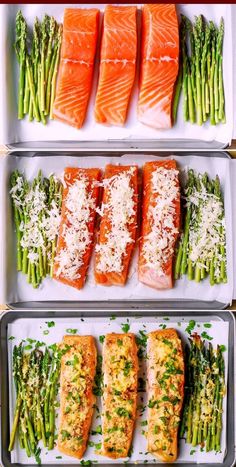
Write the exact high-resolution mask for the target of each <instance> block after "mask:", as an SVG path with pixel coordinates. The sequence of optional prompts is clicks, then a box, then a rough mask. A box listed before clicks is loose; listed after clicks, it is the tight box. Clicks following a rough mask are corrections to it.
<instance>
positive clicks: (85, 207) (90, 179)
mask: <svg viewBox="0 0 236 467" xmlns="http://www.w3.org/2000/svg"><path fill="white" fill-rule="evenodd" d="M99 180H100V170H99V169H78V168H69V167H68V168H66V169H65V171H64V188H63V194H62V211H61V223H60V229H59V238H58V244H57V253H56V257H55V263H54V272H53V277H54V279H57V280H58V281H60V282H62V283H64V284H67V285H70V286H72V287H75V288H77V289H81V288H82V287H83V286H84V283H85V280H86V276H87V270H88V266H89V261H90V257H91V253H92V247H93V237H94V226H95V216H96V207H97V203H98V196H99V183H98V181H99Z"/></svg>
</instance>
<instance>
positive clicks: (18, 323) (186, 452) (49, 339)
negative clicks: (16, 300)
mask: <svg viewBox="0 0 236 467" xmlns="http://www.w3.org/2000/svg"><path fill="white" fill-rule="evenodd" d="M189 319H190V318H189V317H181V316H179V317H178V316H177V317H175V318H172V317H170V318H168V317H162V318H160V317H148V318H145V319H144V318H141V317H140V318H137V317H136V318H134V317H132V318H131V317H128V318H127V317H122V318H119V317H116V315H113V316H112V317H108V318H82V319H81V318H55V319H53V321H54V323H55V326H53V327H50V328H49V327H48V325H47V320H45V319H41V318H34V319H30V318H19V319H16V320H15V321H14V322H13V323H10V324H9V325H8V338H9V337H11V336H13V337H15V338H14V339H13V340H9V341H8V349H9V353H8V354H9V355H8V356H9V395H10V422H11V426H12V422H13V407H14V404H15V391H14V389H13V381H12V363H11V361H12V351H13V346H14V345H15V344H19V343H20V341H21V340H22V339H27V337H28V338H31V339H36V340H39V341H43V342H45V343H46V344H47V345H50V344H53V343H55V342H60V340H61V339H62V337H63V335H64V334H66V330H67V329H77V333H78V334H82V335H83V334H86V335H88V334H91V335H93V336H94V337H95V338H96V344H97V348H98V353H99V354H101V353H102V345H101V344H100V342H99V336H100V335H105V334H107V333H110V332H117V333H120V332H122V324H124V323H128V324H129V325H130V330H129V331H130V332H133V333H135V334H138V332H139V330H142V331H144V332H150V331H153V330H156V329H161V328H162V327H163V326H164V327H165V326H166V327H167V328H168V327H174V328H175V329H177V331H178V332H179V334H180V336H181V338H182V341H183V343H184V344H187V342H188V337H189V335H188V333H187V332H186V327H187V325H188V323H189ZM50 321H51V318H50ZM206 322H207V323H208V324H209V325H210V326H209V327H207V328H205V326H204V324H206ZM44 331H47V332H48V331H49V333H48V334H47V335H45V334H44ZM194 331H196V332H197V333H199V334H201V333H202V332H203V331H207V334H208V335H209V336H210V337H212V340H211V343H212V345H213V347H214V348H216V346H217V344H220V345H225V346H226V351H225V352H224V359H225V381H226V383H227V372H228V344H229V339H228V332H229V326H228V323H227V322H223V321H216V320H214V319H211V317H210V316H206V317H203V318H202V317H197V318H196V324H195V328H194ZM141 365H142V366H141V367H140V376H141V377H143V378H144V380H145V374H146V367H145V360H144V361H143V362H142V363H141ZM226 394H227V391H226ZM142 398H143V400H142ZM146 402H147V398H146V393H139V401H138V405H139V404H140V405H142V407H143V406H146ZM97 405H98V407H99V413H101V404H100V398H98V399H97ZM226 407H227V396H225V397H224V401H223V431H222V437H221V447H222V452H220V453H217V454H215V453H214V452H209V453H205V452H201V451H200V449H199V448H198V447H197V448H192V447H191V445H188V444H186V443H185V440H184V439H182V440H180V449H179V458H178V461H177V463H181V462H191V463H194V462H197V463H213V464H214V465H215V464H218V463H222V462H223V460H224V457H225V453H226ZM96 415H97V413H96ZM146 418H147V414H146V410H145V411H144V413H143V414H142V416H140V411H138V416H137V422H136V429H135V435H134V439H133V443H132V444H133V453H132V456H131V458H130V459H129V461H130V462H131V463H132V462H134V463H136V462H137V463H140V464H142V463H143V462H144V461H145V463H146V461H148V462H149V463H154V462H155V463H158V461H157V460H156V459H153V456H151V455H150V454H147V452H146V438H145V435H144V434H142V431H143V430H145V427H143V426H141V421H143V420H146ZM100 424H101V419H100V418H97V419H96V418H94V420H93V424H92V430H94V429H95V427H96V426H97V425H100ZM90 441H93V442H95V443H99V442H100V441H101V436H100V435H96V436H90ZM58 456H60V457H61V458H60V459H58V458H57V457H58ZM41 459H42V463H43V464H44V463H45V464H51V463H54V464H55V463H56V464H57V463H58V464H64V465H65V464H67V463H70V464H76V463H77V464H78V460H76V459H73V458H71V457H68V456H65V455H62V454H61V453H60V452H59V451H57V449H55V450H53V452H50V451H47V450H45V449H42V453H41ZM84 460H85V461H86V460H91V461H92V462H93V461H94V460H95V461H97V462H99V463H103V464H112V463H118V464H119V463H120V462H123V461H120V460H116V461H113V460H112V461H111V459H107V458H106V457H103V456H99V455H97V454H96V453H95V452H94V448H93V447H88V449H87V451H86V455H85V457H84ZM124 460H125V459H124ZM11 461H12V462H19V463H21V464H29V463H31V464H32V463H33V461H32V460H31V459H28V458H27V456H26V455H25V452H24V451H23V450H21V449H20V448H19V446H18V444H17V445H16V446H15V449H14V450H13V452H12V454H11Z"/></svg>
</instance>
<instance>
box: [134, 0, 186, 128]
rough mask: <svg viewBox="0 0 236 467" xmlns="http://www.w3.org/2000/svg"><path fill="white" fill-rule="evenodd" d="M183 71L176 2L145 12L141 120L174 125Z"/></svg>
mask: <svg viewBox="0 0 236 467" xmlns="http://www.w3.org/2000/svg"><path fill="white" fill-rule="evenodd" d="M178 70H179V28H178V19H177V14H176V8H175V5H174V4H173V3H170V4H167V3H166V4H165V3H156V4H146V5H144V6H143V9H142V57H141V73H140V91H139V99H138V119H139V121H140V122H142V123H144V124H145V125H148V126H151V127H154V128H161V129H168V128H171V126H172V100H173V92H174V86H175V81H176V78H177V76H178Z"/></svg>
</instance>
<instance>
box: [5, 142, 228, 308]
mask: <svg viewBox="0 0 236 467" xmlns="http://www.w3.org/2000/svg"><path fill="white" fill-rule="evenodd" d="M143 152H144V153H145V151H143ZM126 153H129V152H127V151H126ZM122 154H123V153H122V152H118V153H114V152H112V151H108V152H106V153H105V152H103V153H98V152H96V151H94V152H91V151H87V152H84V153H83V157H86V158H91V157H95V156H98V155H100V156H101V155H102V156H107V157H110V156H111V155H115V156H116V157H117V156H120V155H122ZM152 154H154V155H157V156H159V157H162V156H169V155H171V154H170V153H169V152H166V151H165V152H160V153H159V152H156V151H155V152H154V151H152ZM175 154H176V155H177V156H181V155H183V156H186V155H187V156H192V155H194V154H197V156H198V157H199V167H200V160H201V157H203V156H207V155H208V153H206V152H199V153H195V152H187V153H185V152H176V151H175ZM211 154H212V156H214V157H217V158H228V159H230V156H229V155H228V154H227V153H225V152H212V153H211ZM18 156H19V157H21V158H35V157H42V159H43V157H44V156H51V157H52V158H55V156H57V157H60V158H63V157H67V156H75V157H76V156H77V157H78V156H81V153H76V152H68V151H67V152H58V153H57V152H55V153H54V152H43V153H42V152H37V151H31V152H21V151H20V152H17V151H16V152H14V153H12V155H9V156H7V157H10V159H9V160H8V162H9V163H11V168H15V162H14V161H16V163H17V157H18ZM4 183H5V182H4ZM4 197H7V193H6V192H5V191H4V193H3V198H4ZM8 203H9V202H8ZM7 212H8V211H7ZM10 225H11V219H10V217H9V214H8V215H7V217H6V213H4V214H3V225H2V227H3V228H4V229H5V236H4V238H5V240H6V245H8V246H7V251H9V254H8V261H7V264H6V269H5V270H4V271H3V273H2V274H3V277H4V280H3V281H2V287H3V288H4V287H5V286H4V283H6V277H7V270H8V277H9V268H10V257H11V255H10V251H13V250H14V239H13V238H12V236H13V235H12V230H11V229H10V230H9V226H10ZM4 247H5V243H4V242H3V248H2V249H1V248H0V251H2V254H3V251H5V250H4ZM2 264H4V261H2ZM10 271H11V269H10ZM10 275H11V279H10V281H8V290H13V289H11V287H14V288H15V287H16V283H15V280H16V279H15V275H14V277H13V274H12V273H10ZM9 288H10V289H9ZM0 289H1V286H0ZM3 295H4V293H3ZM9 296H10V295H8V294H6V296H5V295H4V300H3V301H4V302H5V303H7V304H8V305H9V306H10V307H11V308H17V309H20V308H22V307H27V308H28V307H29V308H32V307H33V308H35V307H41V308H47V307H48V306H50V307H52V306H53V307H59V308H64V307H65V306H66V307H70V308H72V309H74V308H76V307H77V306H80V305H79V303H80V302H79V301H77V299H76V301H73V299H72V298H71V301H70V302H68V301H66V299H65V300H61V301H55V300H53V299H52V298H51V300H52V301H50V302H49V301H43V300H44V299H43V300H42V299H40V300H41V301H40V302H39V301H37V298H36V296H34V297H32V298H31V300H30V301H28V298H27V303H26V302H25V301H24V300H21V301H18V300H14V301H12V300H9ZM106 298H107V297H106ZM79 300H81V299H79ZM94 300H96V299H95V298H94ZM100 300H101V301H100V305H103V306H104V307H107V306H110V304H111V303H113V301H114V297H113V298H112V296H111V300H110V297H109V301H108V305H107V302H106V300H105V297H104V300H103V298H102V299H101V298H100ZM130 300H131V301H130ZM130 300H129V301H130V303H131V304H132V306H134V307H139V306H140V304H141V303H142V304H144V306H145V307H146V306H147V307H148V308H150V306H154V305H155V307H157V308H158V309H172V308H176V309H183V308H186V309H195V308H199V309H204V308H206V307H207V308H208V307H209V308H211V309H216V308H218V309H223V308H225V307H226V306H227V305H228V303H225V302H219V301H215V300H212V301H206V300H205V301H204V300H199V301H198V300H187V299H186V300H173V299H172V300H171V299H169V300H168V299H167V300H166V299H159V300H157V299H152V300H147V303H148V305H146V297H145V300H144V299H141V300H137V301H136V300H134V298H133V299H132V298H131V299H130ZM22 302H24V303H22ZM81 303H83V305H82V306H85V307H87V306H88V307H89V306H90V305H91V303H93V304H95V305H96V303H95V301H94V302H91V301H90V299H89V300H87V299H86V298H85V299H84V300H83V301H82V300H81ZM117 303H118V301H117ZM119 303H121V300H120V301H119ZM124 304H125V299H124ZM100 305H99V306H100ZM121 306H122V307H123V306H124V305H123V303H121Z"/></svg>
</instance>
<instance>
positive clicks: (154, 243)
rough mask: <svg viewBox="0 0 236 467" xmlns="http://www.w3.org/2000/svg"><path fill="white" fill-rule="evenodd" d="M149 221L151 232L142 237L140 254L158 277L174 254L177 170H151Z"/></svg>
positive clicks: (177, 193) (176, 232) (160, 168)
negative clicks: (141, 252) (141, 253)
mask: <svg viewBox="0 0 236 467" xmlns="http://www.w3.org/2000/svg"><path fill="white" fill-rule="evenodd" d="M151 192H152V195H151V199H150V206H149V210H148V214H147V215H148V220H149V222H150V225H151V231H150V233H149V234H148V235H145V237H144V243H143V257H144V259H145V261H146V266H148V267H150V268H154V269H155V272H156V273H157V274H158V275H159V277H161V276H163V275H164V274H165V273H164V271H163V265H164V264H165V263H167V261H168V260H169V258H170V257H171V256H172V255H173V253H174V247H175V242H176V236H177V235H178V229H177V228H176V227H175V214H176V209H175V204H174V203H175V201H176V198H177V197H178V196H179V184H178V170H175V169H171V170H168V169H165V168H163V167H158V168H157V169H156V170H155V171H154V172H153V173H152V179H151Z"/></svg>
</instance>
